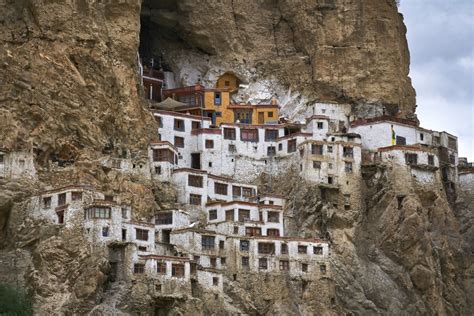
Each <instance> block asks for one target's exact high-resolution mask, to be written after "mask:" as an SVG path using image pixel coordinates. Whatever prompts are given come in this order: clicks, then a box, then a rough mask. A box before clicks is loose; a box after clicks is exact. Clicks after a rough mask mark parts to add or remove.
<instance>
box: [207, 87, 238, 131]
mask: <svg viewBox="0 0 474 316" xmlns="http://www.w3.org/2000/svg"><path fill="white" fill-rule="evenodd" d="M220 93H221V105H215V104H214V91H206V92H205V93H204V107H205V109H206V110H214V111H216V112H221V117H217V118H216V125H219V124H221V123H233V122H234V113H233V112H232V110H229V109H228V108H227V107H228V106H229V104H230V93H229V92H228V91H221V92H220Z"/></svg>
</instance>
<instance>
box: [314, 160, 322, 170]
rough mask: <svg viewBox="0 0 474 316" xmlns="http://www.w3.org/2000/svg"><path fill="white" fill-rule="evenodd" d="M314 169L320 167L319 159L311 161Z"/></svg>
mask: <svg viewBox="0 0 474 316" xmlns="http://www.w3.org/2000/svg"><path fill="white" fill-rule="evenodd" d="M313 168H314V169H321V161H313Z"/></svg>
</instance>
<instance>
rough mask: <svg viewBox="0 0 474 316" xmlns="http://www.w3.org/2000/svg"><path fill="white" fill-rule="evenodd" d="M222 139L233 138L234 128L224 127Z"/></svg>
mask: <svg viewBox="0 0 474 316" xmlns="http://www.w3.org/2000/svg"><path fill="white" fill-rule="evenodd" d="M224 139H230V140H235V128H227V127H224Z"/></svg>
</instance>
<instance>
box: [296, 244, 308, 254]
mask: <svg viewBox="0 0 474 316" xmlns="http://www.w3.org/2000/svg"><path fill="white" fill-rule="evenodd" d="M307 252H308V246H304V245H299V246H298V253H303V254H306V253H307Z"/></svg>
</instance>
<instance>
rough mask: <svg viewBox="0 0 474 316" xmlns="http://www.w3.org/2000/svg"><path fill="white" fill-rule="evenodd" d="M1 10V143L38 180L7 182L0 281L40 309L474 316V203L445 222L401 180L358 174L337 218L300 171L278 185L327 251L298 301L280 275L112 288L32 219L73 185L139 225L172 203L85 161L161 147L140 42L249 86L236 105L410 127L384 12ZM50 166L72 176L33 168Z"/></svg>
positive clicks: (299, 2) (393, 33)
mask: <svg viewBox="0 0 474 316" xmlns="http://www.w3.org/2000/svg"><path fill="white" fill-rule="evenodd" d="M0 12H1V13H0V25H1V26H2V28H0V41H1V43H0V44H1V45H2V49H1V50H0V69H1V71H0V82H1V83H2V84H1V85H0V117H1V118H2V124H1V125H0V146H2V147H6V148H10V149H14V148H26V149H33V150H34V153H35V157H36V162H37V167H38V170H39V175H40V180H41V181H38V182H19V183H17V182H14V181H10V182H9V181H7V180H2V182H0V227H2V234H1V235H0V237H1V238H0V245H1V256H0V257H2V258H5V260H4V261H2V263H5V262H6V264H5V265H3V264H2V265H0V280H1V281H2V282H10V283H16V284H20V285H22V286H24V287H25V288H27V289H28V292H29V293H30V294H31V296H32V297H33V298H34V303H35V307H36V310H37V311H38V313H39V314H45V313H53V314H54V313H61V312H63V313H65V312H73V313H78V314H87V313H91V314H94V313H125V314H127V313H128V314H134V313H137V312H139V311H140V312H142V311H146V312H148V313H153V310H154V308H158V307H159V308H163V310H168V312H170V314H173V313H174V314H179V313H182V314H190V313H193V314H213V313H214V314H225V313H228V314H231V313H237V312H242V313H248V314H257V313H259V314H279V313H287V314H296V313H301V314H326V315H330V314H341V313H344V312H353V313H358V314H361V315H362V314H363V315H368V314H392V315H399V314H466V313H467V312H468V310H469V308H468V307H467V305H466V304H467V303H466V301H467V297H469V295H468V294H466V293H465V292H464V291H466V290H465V289H466V288H467V289H472V288H473V286H472V281H471V280H472V270H473V269H472V267H471V266H472V264H470V262H471V261H470V257H467V256H466V253H468V251H470V248H469V247H468V246H466V242H468V241H470V240H472V238H471V236H472V232H471V231H472V229H471V226H472V225H471V223H470V214H471V213H472V210H470V209H469V207H470V205H469V202H467V203H465V205H461V207H462V211H460V212H459V214H458V213H456V214H455V213H453V211H452V209H451V207H450V205H449V204H448V203H447V201H446V197H445V195H444V192H443V191H442V185H441V184H439V186H435V187H423V186H420V185H419V184H417V183H416V182H415V181H414V180H413V179H412V178H411V176H410V175H409V174H407V173H406V170H396V169H390V168H389V169H374V170H365V174H364V179H361V181H360V182H359V183H357V186H358V187H357V189H356V188H355V189H354V190H355V191H354V194H356V195H357V197H358V199H359V202H358V204H359V205H357V207H354V208H353V209H351V210H347V211H344V212H341V211H339V210H336V209H334V208H333V207H332V206H331V205H328V204H327V203H323V202H321V198H320V197H321V196H320V192H319V189H318V188H317V187H315V186H314V185H311V184H308V183H302V182H301V180H300V179H298V178H296V177H295V174H296V172H294V173H291V170H290V171H289V172H290V174H288V175H282V176H281V180H280V181H278V179H276V180H274V181H275V183H276V184H275V185H274V187H276V188H277V191H279V192H280V193H284V194H287V195H288V196H291V197H292V201H291V203H290V210H289V211H291V213H292V214H293V222H291V223H290V224H289V227H287V228H288V232H289V233H290V234H294V235H300V236H305V235H307V234H308V235H311V236H313V235H320V236H325V237H329V238H330V239H331V241H332V245H333V253H332V256H333V258H332V262H331V269H332V276H331V277H330V278H327V279H324V280H323V281H322V282H321V284H312V285H311V286H310V287H309V288H307V289H306V290H302V288H303V284H298V283H291V282H288V280H285V279H284V278H275V279H267V278H264V277H258V276H255V278H254V277H253V276H239V278H238V280H237V281H228V282H227V284H226V291H227V293H226V295H227V296H226V298H225V300H224V301H217V300H215V299H214V298H213V296H211V297H209V296H208V295H207V294H206V293H203V292H199V293H195V294H196V297H193V298H184V297H180V296H176V297H168V298H167V300H166V301H160V300H159V299H158V298H157V297H156V296H154V294H153V291H154V286H153V285H150V284H146V283H145V282H143V283H142V282H138V283H133V284H132V283H126V284H120V285H117V286H116V288H112V289H110V288H108V286H109V285H108V284H107V277H108V272H109V271H108V269H109V267H108V265H107V263H106V261H105V259H104V258H105V255H104V254H103V253H100V252H94V251H92V249H90V248H89V247H88V244H87V243H86V242H85V240H83V238H82V237H81V236H82V235H81V232H80V231H79V230H75V229H71V230H57V228H55V227H52V226H54V225H46V224H45V223H43V222H39V221H32V220H31V219H28V213H27V211H28V201H29V198H30V197H31V196H33V195H34V194H36V193H37V190H38V189H41V188H44V187H46V186H47V185H52V186H60V185H64V184H70V183H79V182H82V181H83V180H84V182H88V183H92V184H94V185H96V186H97V187H99V188H101V189H103V190H108V191H110V192H114V193H115V194H117V195H119V196H121V197H122V199H124V200H125V201H127V202H129V203H131V204H132V205H134V207H135V208H136V209H137V210H138V211H137V213H138V215H143V217H146V215H150V212H151V210H152V209H154V208H156V206H158V207H159V206H162V205H164V206H163V207H164V208H166V207H167V206H169V205H172V204H173V202H174V199H173V197H174V196H173V192H172V191H173V190H172V189H170V188H169V187H166V186H164V187H155V186H153V185H151V184H150V183H149V182H147V181H142V180H141V179H138V180H137V179H136V178H133V177H129V176H124V175H120V174H117V173H114V172H110V171H109V170H106V168H102V167H101V166H100V164H98V163H97V161H93V160H94V159H98V158H101V157H107V156H108V155H111V154H112V155H119V156H124V157H130V156H133V155H135V154H138V153H139V152H140V151H143V150H145V148H146V145H147V143H148V142H149V141H150V140H151V139H153V133H154V131H155V128H156V125H155V123H154V121H153V119H152V117H151V115H149V113H148V112H147V111H146V108H145V107H144V106H143V104H142V103H141V101H140V97H139V90H138V89H139V87H138V76H137V72H138V65H137V50H138V47H139V34H140V31H141V33H142V43H141V44H142V48H143V51H144V52H145V53H146V54H148V56H155V57H157V56H161V57H162V62H163V63H164V64H166V67H167V68H169V70H173V71H174V72H175V74H176V79H177V81H179V82H181V83H183V84H193V83H195V82H196V81H197V80H198V79H199V78H200V79H201V80H202V81H203V82H204V83H206V84H211V83H213V82H214V80H215V79H216V78H217V77H218V76H219V75H220V74H222V73H224V72H226V71H230V72H233V73H235V74H236V75H237V76H238V77H239V78H240V80H241V82H242V83H244V84H248V88H246V89H243V90H242V91H241V92H240V93H239V95H238V96H236V100H237V101H239V100H246V101H247V100H255V101H259V100H269V99H270V98H271V97H272V96H274V95H276V96H277V97H278V98H279V100H280V102H281V103H282V105H284V109H283V110H284V112H286V113H288V114H296V113H297V112H300V111H304V109H305V107H306V105H307V104H310V103H312V102H314V101H316V100H322V101H338V102H351V103H353V104H354V107H353V110H354V114H355V115H356V116H366V115H374V114H377V113H379V114H380V113H382V112H383V111H384V110H383V109H384V108H385V111H386V112H389V113H391V114H397V115H399V116H402V117H412V116H413V115H414V112H415V92H414V90H413V88H412V86H411V82H410V79H409V77H408V67H409V66H408V65H409V54H408V48H407V43H406V39H405V31H406V30H405V26H404V25H403V21H402V18H401V16H400V15H399V14H398V13H397V9H396V6H395V4H394V2H393V1H391V0H364V1H362V0H352V1H346V0H344V1H343V0H324V1H323V0H318V1H310V0H265V1H244V0H241V1H238V0H222V1H213V0H201V1H192V0H180V1H165V0H163V1H157V0H149V1H144V4H143V6H141V3H140V1H139V0H127V1H86V0H76V1H72V0H71V1H68V0H63V1H60V0H56V1H51V0H21V1H13V0H6V1H0ZM140 15H141V16H142V18H141V19H142V24H141V25H140ZM142 57H145V56H142ZM50 159H53V160H54V159H60V160H71V161H76V164H74V165H72V166H71V167H70V168H69V169H68V170H62V171H55V172H52V171H48V170H47V169H46V168H44V169H43V168H41V167H45V166H46V165H47V161H48V160H50ZM79 162H80V163H79ZM398 196H404V200H403V203H402V207H401V208H400V207H398V205H397V203H398ZM464 201H470V200H469V198H468V197H467V195H466V197H465V200H464ZM155 202H156V204H155ZM471 204H472V203H471ZM140 212H142V213H140ZM147 212H148V213H147ZM456 216H458V217H456ZM466 218H467V219H469V220H466V222H467V224H466V223H465V226H467V228H466V230H465V231H464V234H460V233H459V230H460V229H459V226H458V221H460V220H464V219H466ZM463 227H464V226H463ZM463 238H464V240H465V241H466V242H464V243H463ZM12 269H16V270H14V271H15V272H16V273H14V274H11V273H10V272H11V271H12ZM463 271H467V272H463ZM462 277H463V278H464V280H460V279H461V278H462ZM463 282H464V284H463ZM471 296H472V295H471ZM145 306H146V309H145ZM163 306H164V307H163ZM223 310H225V313H224V312H223ZM91 311H92V312H91Z"/></svg>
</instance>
